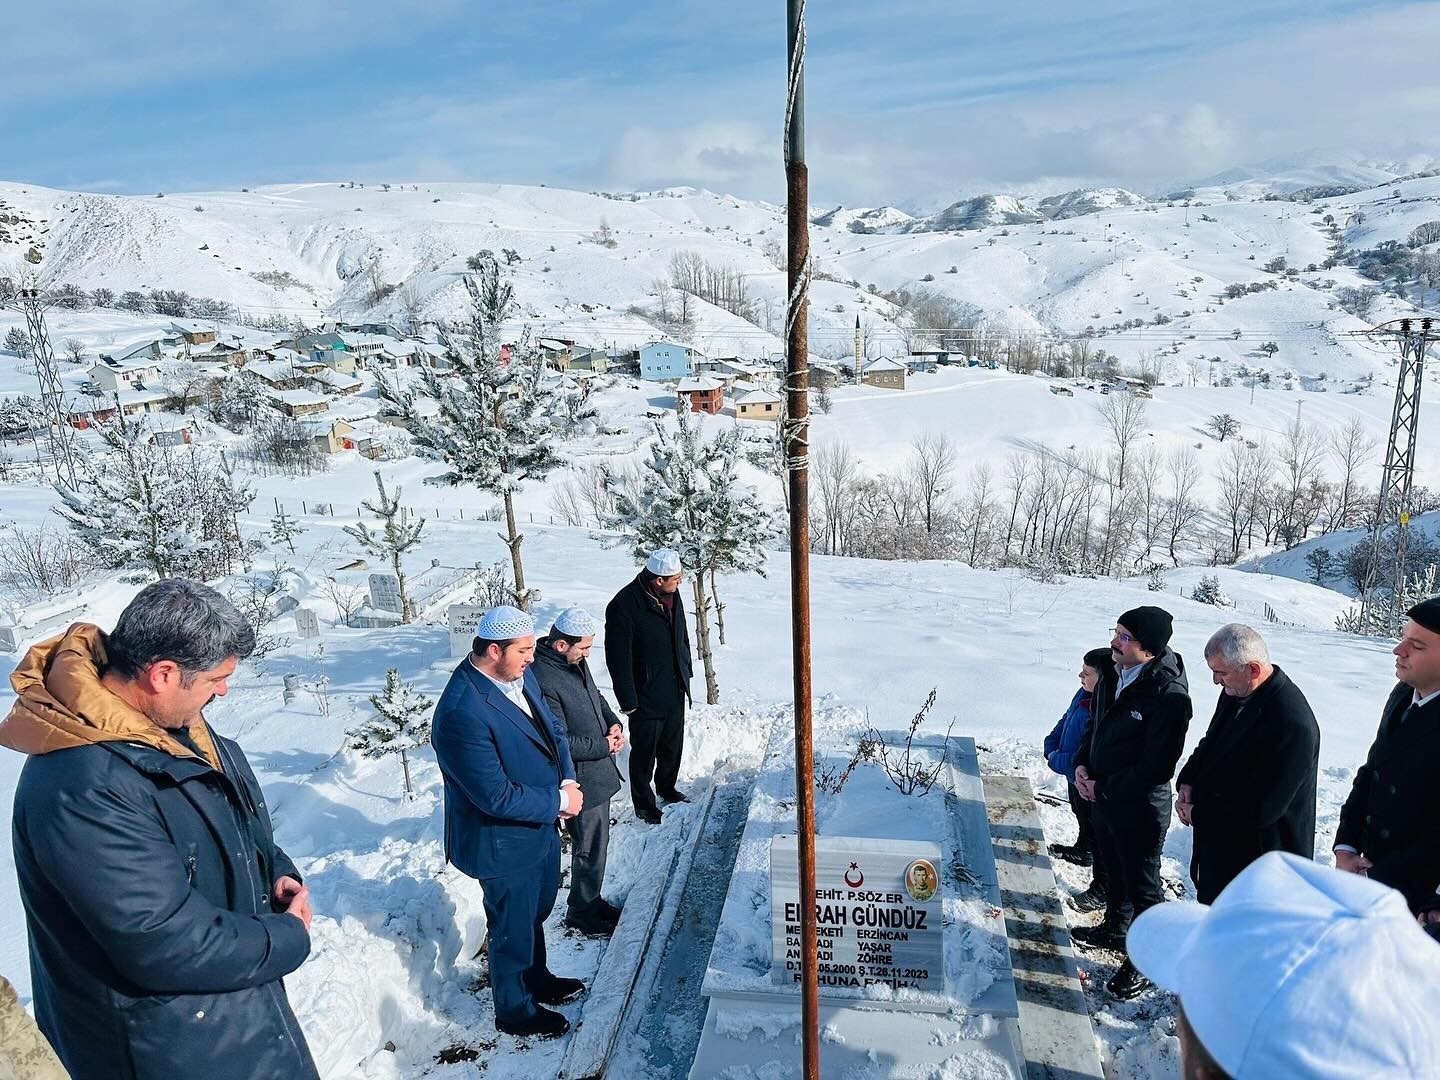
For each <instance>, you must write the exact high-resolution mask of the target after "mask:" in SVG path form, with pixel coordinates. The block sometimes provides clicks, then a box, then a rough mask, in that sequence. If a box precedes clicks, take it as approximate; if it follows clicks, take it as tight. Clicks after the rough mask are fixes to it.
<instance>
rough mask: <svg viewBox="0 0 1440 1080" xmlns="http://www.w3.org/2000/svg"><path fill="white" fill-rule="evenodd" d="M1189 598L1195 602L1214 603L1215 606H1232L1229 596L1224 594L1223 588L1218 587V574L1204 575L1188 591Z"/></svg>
mask: <svg viewBox="0 0 1440 1080" xmlns="http://www.w3.org/2000/svg"><path fill="white" fill-rule="evenodd" d="M1190 599H1191V600H1194V601H1195V602H1196V603H1197V604H1214V605H1215V606H1216V607H1233V606H1234V604H1233V602H1232V601H1231V599H1230V597H1228V596H1226V595H1225V590H1224V589H1222V588H1221V587H1220V577H1219V575H1218V574H1206V575H1204V576H1203V577H1202V578H1201V579H1200V581H1199V582H1198V583H1197V584H1196V586H1195V588H1194V590H1193V591H1192V592H1191V593H1190Z"/></svg>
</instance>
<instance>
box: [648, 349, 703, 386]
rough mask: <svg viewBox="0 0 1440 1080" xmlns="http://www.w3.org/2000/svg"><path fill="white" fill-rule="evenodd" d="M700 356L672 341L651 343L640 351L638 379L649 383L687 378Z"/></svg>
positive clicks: (700, 359) (696, 352)
mask: <svg viewBox="0 0 1440 1080" xmlns="http://www.w3.org/2000/svg"><path fill="white" fill-rule="evenodd" d="M703 360H704V356H702V355H701V354H700V353H699V352H698V351H696V350H695V349H692V348H690V347H689V346H688V345H677V344H676V343H674V342H672V341H652V342H651V343H650V344H649V345H646V346H645V347H644V348H643V349H641V350H640V377H641V378H642V379H649V380H650V381H651V382H670V381H672V380H678V379H686V378H689V377H690V376H691V375H692V374H693V373H694V371H695V365H696V363H697V361H703Z"/></svg>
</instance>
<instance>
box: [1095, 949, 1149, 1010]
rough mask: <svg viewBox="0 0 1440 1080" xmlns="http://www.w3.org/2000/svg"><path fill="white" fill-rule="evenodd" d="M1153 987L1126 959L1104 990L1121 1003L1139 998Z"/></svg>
mask: <svg viewBox="0 0 1440 1080" xmlns="http://www.w3.org/2000/svg"><path fill="white" fill-rule="evenodd" d="M1154 985H1155V984H1154V983H1152V982H1151V981H1150V980H1149V979H1147V978H1146V977H1145V976H1144V975H1141V974H1140V969H1139V968H1137V967H1136V966H1135V965H1134V964H1132V963H1131V962H1130V960H1129V958H1128V957H1127V958H1126V960H1125V963H1123V964H1121V965H1120V970H1119V971H1117V972H1115V975H1114V977H1113V978H1112V979H1111V980H1110V981H1109V982H1108V983H1106V984H1105V989H1106V990H1109V991H1110V993H1111V994H1112V995H1113V996H1114V997H1117V998H1119V999H1120V1000H1121V1001H1129V1000H1130V999H1131V998H1135V997H1139V996H1140V995H1141V994H1143V993H1144V992H1145V991H1146V990H1149V989H1150V987H1152V986H1154Z"/></svg>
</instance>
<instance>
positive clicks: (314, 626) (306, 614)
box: [295, 607, 320, 638]
mask: <svg viewBox="0 0 1440 1080" xmlns="http://www.w3.org/2000/svg"><path fill="white" fill-rule="evenodd" d="M295 633H296V634H297V635H299V636H300V637H302V638H313V637H319V636H320V618H319V616H317V615H316V614H315V612H313V611H311V610H310V609H309V608H307V607H297V608H296V609H295Z"/></svg>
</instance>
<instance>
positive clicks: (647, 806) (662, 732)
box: [630, 706, 685, 814]
mask: <svg viewBox="0 0 1440 1080" xmlns="http://www.w3.org/2000/svg"><path fill="white" fill-rule="evenodd" d="M684 749H685V709H684V707H683V706H681V707H680V708H677V709H676V710H675V711H674V712H672V713H667V714H665V715H664V716H642V715H641V714H639V713H635V714H634V715H633V716H631V717H630V798H631V799H632V800H633V801H634V803H635V812H636V813H637V814H638V813H641V812H642V811H645V810H654V809H656V806H655V791H659V792H660V794H661V795H668V794H669V793H670V792H672V791H674V790H675V782H676V781H677V780H679V779H680V755H681V753H682V752H683V751H684ZM652 776H653V777H654V780H655V791H652V790H651V788H650V780H651V777H652Z"/></svg>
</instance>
